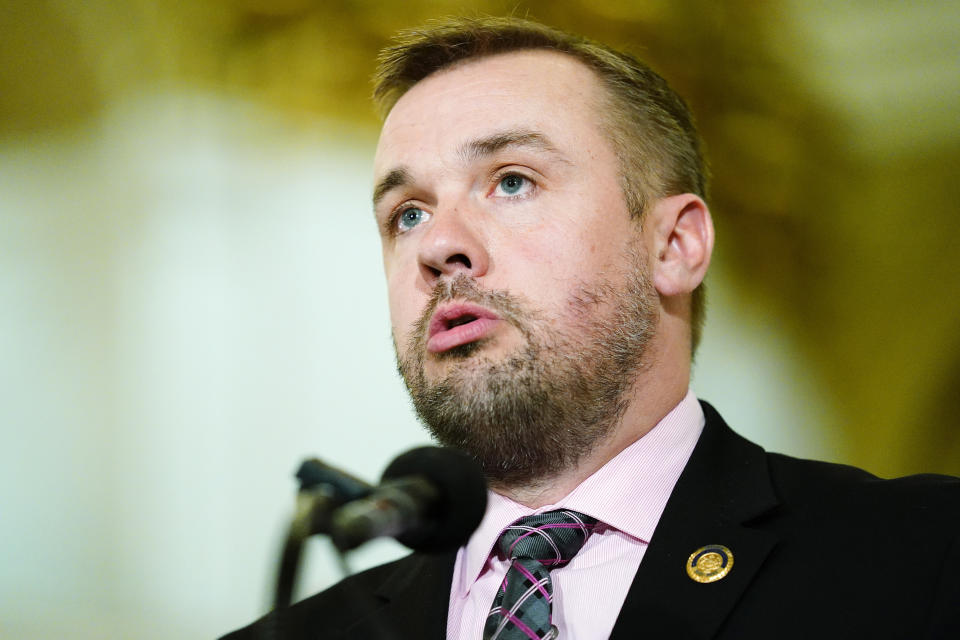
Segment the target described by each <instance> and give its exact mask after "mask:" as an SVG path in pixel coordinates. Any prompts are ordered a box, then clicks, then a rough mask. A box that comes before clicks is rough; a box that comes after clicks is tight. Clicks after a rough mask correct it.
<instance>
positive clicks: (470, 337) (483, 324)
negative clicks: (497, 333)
mask: <svg viewBox="0 0 960 640" xmlns="http://www.w3.org/2000/svg"><path fill="white" fill-rule="evenodd" d="M497 322H499V320H495V319H493V318H477V319H476V320H474V321H472V322H468V323H467V324H461V325H459V326H456V327H453V328H452V329H447V330H446V331H440V332H439V333H435V334H433V336H431V337H430V339H429V340H427V351H429V352H430V353H443V352H444V351H447V350H449V349H453V348H454V347H459V346H462V345H465V344H470V343H471V342H476V341H477V340H480V339H482V338H485V337H486V336H487V335H489V333H490V332H491V331H492V330H493V327H494V326H495V325H496V324H497Z"/></svg>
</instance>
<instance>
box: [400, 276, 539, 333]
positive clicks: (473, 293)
mask: <svg viewBox="0 0 960 640" xmlns="http://www.w3.org/2000/svg"><path fill="white" fill-rule="evenodd" d="M453 300H462V301H464V302H471V303H473V304H477V305H480V306H482V307H486V308H488V309H490V310H491V311H495V312H496V313H497V315H499V316H500V318H502V319H503V320H505V321H507V322H509V323H510V324H512V325H513V326H515V327H516V328H517V329H519V330H520V332H521V333H523V334H524V335H525V336H529V329H528V324H529V322H530V320H531V319H532V318H533V314H532V313H531V312H530V311H528V310H527V305H525V304H524V302H523V300H522V299H521V298H520V297H519V296H517V295H514V294H511V293H507V292H506V291H499V290H493V289H484V288H483V287H481V286H480V285H479V284H477V281H476V280H474V279H473V278H471V277H470V276H468V275H466V274H463V273H459V274H457V275H456V276H454V277H453V278H450V279H444V280H440V281H439V282H437V284H436V285H435V286H434V287H433V291H432V292H431V294H430V299H429V300H427V304H426V306H424V308H423V311H422V312H421V313H420V317H419V318H418V319H417V322H416V323H415V324H414V325H413V329H412V331H411V332H410V342H411V343H418V344H419V343H426V336H427V328H428V327H429V326H430V319H431V318H432V317H433V314H434V313H435V312H436V310H437V307H439V306H440V305H441V304H443V303H445V302H451V301H453Z"/></svg>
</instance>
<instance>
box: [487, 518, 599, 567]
mask: <svg viewBox="0 0 960 640" xmlns="http://www.w3.org/2000/svg"><path fill="white" fill-rule="evenodd" d="M596 524H597V521H596V520H594V519H593V518H590V517H588V516H585V515H583V514H582V513H577V512H576V511H568V510H561V511H548V512H546V513H538V514H536V515H532V516H527V517H525V518H521V519H520V520H517V521H516V522H514V523H513V524H512V525H510V526H509V527H507V528H506V529H505V530H504V531H503V533H502V534H500V540H499V545H500V550H501V551H502V552H503V553H504V555H506V556H507V557H508V558H510V559H511V560H516V559H526V558H529V559H532V560H537V561H539V562H541V563H542V564H543V565H544V566H546V567H547V568H549V569H553V568H555V567H562V566H563V565H565V564H567V563H568V562H570V560H572V559H573V556H575V555H576V554H577V552H579V551H580V549H581V548H582V547H583V544H584V543H585V542H586V541H587V538H588V537H590V533H591V532H592V531H593V527H594V526H596Z"/></svg>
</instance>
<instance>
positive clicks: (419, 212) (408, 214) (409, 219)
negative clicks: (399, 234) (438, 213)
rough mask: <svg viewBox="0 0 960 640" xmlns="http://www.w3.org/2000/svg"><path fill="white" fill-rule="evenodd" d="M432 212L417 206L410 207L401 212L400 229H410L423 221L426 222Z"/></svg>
mask: <svg viewBox="0 0 960 640" xmlns="http://www.w3.org/2000/svg"><path fill="white" fill-rule="evenodd" d="M429 217H430V214H429V213H427V212H426V211H424V210H423V209H419V208H417V207H409V208H407V209H404V210H403V211H401V212H400V215H399V216H398V218H397V228H398V229H399V230H400V231H409V230H410V229H413V228H414V227H415V226H417V225H418V224H420V223H421V222H425V221H426V220H427V218H429Z"/></svg>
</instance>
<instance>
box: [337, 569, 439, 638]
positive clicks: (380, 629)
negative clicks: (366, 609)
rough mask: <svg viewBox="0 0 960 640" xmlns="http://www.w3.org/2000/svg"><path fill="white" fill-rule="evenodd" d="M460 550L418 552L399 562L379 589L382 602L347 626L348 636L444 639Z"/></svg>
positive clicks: (346, 635) (345, 635) (377, 592)
mask: <svg viewBox="0 0 960 640" xmlns="http://www.w3.org/2000/svg"><path fill="white" fill-rule="evenodd" d="M455 561H456V551H451V552H448V553H441V554H423V553H415V554H413V555H410V556H408V557H407V558H404V559H403V560H402V561H400V562H399V563H397V565H396V569H395V570H394V571H393V573H392V574H391V575H390V576H388V577H387V579H386V580H384V582H383V584H382V585H381V586H380V587H379V588H378V589H377V590H376V597H377V598H378V599H379V600H380V601H381V602H382V605H381V606H380V607H379V608H377V609H375V610H374V611H371V612H370V614H369V615H368V616H366V617H365V618H364V619H362V620H359V621H358V622H357V623H356V624H354V625H353V626H351V627H350V628H349V629H346V632H345V633H344V635H343V637H344V638H365V639H366V638H370V639H374V638H376V639H377V640H406V639H408V638H409V639H414V638H416V639H417V640H431V639H436V640H442V639H443V638H445V637H446V635H447V610H448V608H449V603H450V583H451V582H452V581H453V567H454V563H455Z"/></svg>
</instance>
